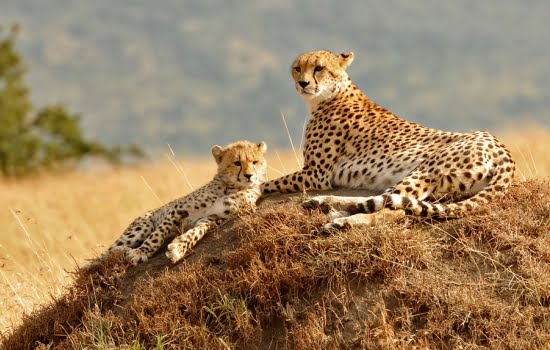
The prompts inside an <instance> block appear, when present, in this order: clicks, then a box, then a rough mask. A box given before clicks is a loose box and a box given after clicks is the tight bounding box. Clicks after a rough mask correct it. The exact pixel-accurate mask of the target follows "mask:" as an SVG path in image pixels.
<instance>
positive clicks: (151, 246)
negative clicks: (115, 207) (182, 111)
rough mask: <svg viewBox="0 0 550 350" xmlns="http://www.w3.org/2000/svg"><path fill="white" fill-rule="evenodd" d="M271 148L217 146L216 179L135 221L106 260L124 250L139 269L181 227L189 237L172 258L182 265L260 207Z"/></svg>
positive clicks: (175, 245) (174, 246)
mask: <svg viewBox="0 0 550 350" xmlns="http://www.w3.org/2000/svg"><path fill="white" fill-rule="evenodd" d="M265 150H266V144H265V143H264V142H262V143H260V144H257V145H256V144H253V143H251V142H247V141H239V142H236V143H233V144H230V145H228V146H227V147H226V148H223V147H221V146H214V147H212V154H213V156H214V158H215V160H216V163H217V164H218V171H217V173H216V175H215V176H214V179H213V180H212V181H210V182H209V183H208V184H206V185H204V186H203V187H201V188H199V189H197V190H195V191H193V192H192V193H190V194H188V195H186V196H184V197H182V198H179V199H176V200H174V201H172V202H170V203H168V204H166V205H164V206H162V207H160V208H158V209H155V210H152V211H149V212H147V213H145V214H144V215H142V216H140V217H138V218H137V219H135V220H134V221H133V222H132V223H131V224H130V225H129V226H128V228H127V229H126V230H125V231H124V233H123V234H122V235H121V236H120V238H118V239H117V240H116V242H115V243H113V245H111V247H109V249H107V251H106V252H105V253H104V255H106V254H109V253H110V252H113V251H115V250H124V251H125V252H126V257H127V258H128V259H129V260H130V261H131V262H132V264H134V265H135V264H137V263H139V262H142V261H146V260H147V259H148V258H150V257H151V256H152V255H153V254H154V253H155V252H156V251H157V250H158V249H159V248H160V247H161V245H162V244H163V242H164V240H165V239H166V237H167V236H168V235H169V234H170V233H171V231H172V230H174V229H175V228H183V231H182V232H184V233H183V234H181V235H179V236H177V237H176V238H174V240H173V241H172V242H171V243H170V244H169V245H168V251H167V253H166V255H167V256H168V257H169V258H170V259H171V260H172V262H177V261H178V260H180V259H181V258H183V257H184V255H185V253H186V252H187V251H188V250H189V249H191V248H192V247H193V246H194V245H195V244H196V243H197V242H198V241H199V240H200V239H201V238H202V237H203V236H204V235H205V234H206V233H207V232H208V230H210V229H212V228H214V227H216V226H217V224H219V223H220V222H221V221H223V220H225V219H228V218H231V217H233V216H235V215H236V214H237V212H238V211H239V210H241V209H243V208H245V207H254V206H255V204H256V201H257V199H258V198H259V196H260V194H261V192H260V184H261V182H262V181H264V177H265V171H266V167H267V164H266V161H265V158H264V152H265Z"/></svg>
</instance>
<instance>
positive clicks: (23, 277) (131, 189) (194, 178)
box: [0, 127, 550, 334]
mask: <svg viewBox="0 0 550 350" xmlns="http://www.w3.org/2000/svg"><path fill="white" fill-rule="evenodd" d="M496 134H497V136H499V138H500V139H501V140H502V141H503V142H504V143H505V144H506V145H508V146H509V148H510V150H511V152H512V154H513V156H514V159H515V160H516V162H517V164H518V170H517V173H516V179H518V180H525V179H530V178H543V177H548V176H550V157H549V156H548V155H547V149H548V148H549V147H550V129H547V128H540V127H539V128H528V129H525V130H522V131H517V130H510V131H504V132H500V133H498V132H497V133H496ZM269 153H270V155H269V157H268V162H269V164H270V167H271V169H270V174H269V177H270V178H274V177H276V176H278V175H279V174H280V173H287V172H290V171H292V170H294V169H296V168H298V163H299V161H300V160H299V159H296V157H295V155H294V153H292V152H279V153H277V152H276V151H274V150H270V151H269ZM214 171H215V164H214V162H213V160H211V159H186V160H183V161H182V160H175V159H173V158H171V159H170V160H169V161H159V162H157V163H154V164H150V165H147V166H140V167H125V168H117V169H109V170H96V171H74V172H71V173H67V174H58V175H51V174H44V175H40V176H38V177H36V178H30V179H24V180H20V181H8V180H0V206H1V208H2V212H1V214H0V227H2V228H3V230H2V231H3V232H2V233H1V235H0V286H1V288H0V310H1V312H0V332H2V333H4V334H5V333H6V332H8V331H9V330H10V329H13V327H14V326H16V325H17V324H18V322H19V320H20V318H21V315H22V314H24V313H29V312H30V311H31V310H33V308H35V306H36V305H37V304H40V303H43V302H46V301H50V300H51V299H52V297H54V296H58V295H60V294H61V292H62V291H63V288H64V286H65V285H66V283H67V281H68V280H69V278H70V276H69V273H68V272H69V271H73V270H74V268H75V266H76V265H77V264H78V265H81V264H82V263H83V262H84V261H85V259H87V258H91V257H93V256H95V255H96V254H97V253H99V252H101V251H102V250H103V249H105V247H107V246H108V245H109V244H110V243H111V242H112V241H113V240H114V239H115V237H117V236H118V235H119V234H120V233H121V232H122V231H123V230H124V228H125V227H126V226H127V225H128V224H129V223H130V222H131V221H132V219H133V218H135V217H136V216H138V215H140V214H141V213H143V212H144V211H146V210H149V209H151V208H154V207H157V206H159V205H161V204H162V203H165V202H167V201H169V200H171V199H173V198H175V197H178V196H181V195H183V194H185V193H188V192H189V191H191V190H192V189H193V188H197V187H198V186H200V185H202V184H204V183H205V182H207V181H209V180H210V179H211V177H212V175H213V174H214ZM312 322H313V320H312Z"/></svg>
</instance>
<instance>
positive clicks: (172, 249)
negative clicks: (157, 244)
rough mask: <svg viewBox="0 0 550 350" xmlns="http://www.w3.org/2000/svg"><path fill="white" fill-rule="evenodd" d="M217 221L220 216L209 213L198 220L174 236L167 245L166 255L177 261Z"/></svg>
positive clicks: (174, 261)
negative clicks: (183, 231) (185, 230)
mask: <svg viewBox="0 0 550 350" xmlns="http://www.w3.org/2000/svg"><path fill="white" fill-rule="evenodd" d="M219 221H220V218H219V217H218V216H217V215H210V216H207V217H205V218H202V219H200V220H198V221H197V222H196V223H195V226H194V227H193V228H192V229H190V230H188V231H187V232H185V233H184V234H182V235H180V236H178V237H176V238H174V240H173V241H172V243H170V244H169V245H168V251H167V252H166V256H167V257H168V258H169V259H170V260H171V261H172V262H173V263H176V262H178V261H179V260H181V259H182V258H183V257H184V256H185V254H186V253H187V252H188V251H189V250H190V249H191V248H192V247H193V246H194V245H195V244H197V242H198V241H200V240H201V239H202V237H204V235H205V234H206V233H207V232H208V231H210V230H211V229H213V228H214V227H216V226H217V225H218V223H219Z"/></svg>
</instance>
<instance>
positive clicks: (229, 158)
mask: <svg viewBox="0 0 550 350" xmlns="http://www.w3.org/2000/svg"><path fill="white" fill-rule="evenodd" d="M266 150H267V146H266V144H265V142H260V143H258V144H255V143H252V142H248V141H238V142H235V143H232V144H230V145H228V146H227V147H225V148H224V147H221V146H217V145H216V146H214V147H212V155H213V156H214V159H216V163H218V174H217V175H218V177H220V178H221V179H222V180H223V181H224V182H225V183H230V184H239V185H241V186H242V187H253V186H259V185H260V184H261V183H262V182H264V180H265V173H266V170H267V162H266V160H265V157H264V154H265V151H266Z"/></svg>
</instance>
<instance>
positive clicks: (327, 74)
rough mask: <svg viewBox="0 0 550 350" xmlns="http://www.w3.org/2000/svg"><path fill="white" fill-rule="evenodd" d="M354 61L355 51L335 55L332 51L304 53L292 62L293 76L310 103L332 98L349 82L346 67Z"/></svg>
mask: <svg viewBox="0 0 550 350" xmlns="http://www.w3.org/2000/svg"><path fill="white" fill-rule="evenodd" d="M351 62H353V52H347V53H342V54H340V55H335V54H333V53H332V52H330V51H311V52H307V53H304V54H302V55H300V56H298V58H296V60H294V63H292V77H293V78H294V86H295V88H296V91H297V92H298V94H299V95H301V96H302V97H303V98H304V99H305V100H306V101H307V102H309V103H318V102H321V101H324V100H326V99H329V98H331V97H332V96H334V94H335V93H337V92H338V91H339V90H340V89H341V88H342V86H343V85H345V84H346V83H348V81H349V77H348V73H347V72H346V68H348V66H349V65H350V64H351Z"/></svg>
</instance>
